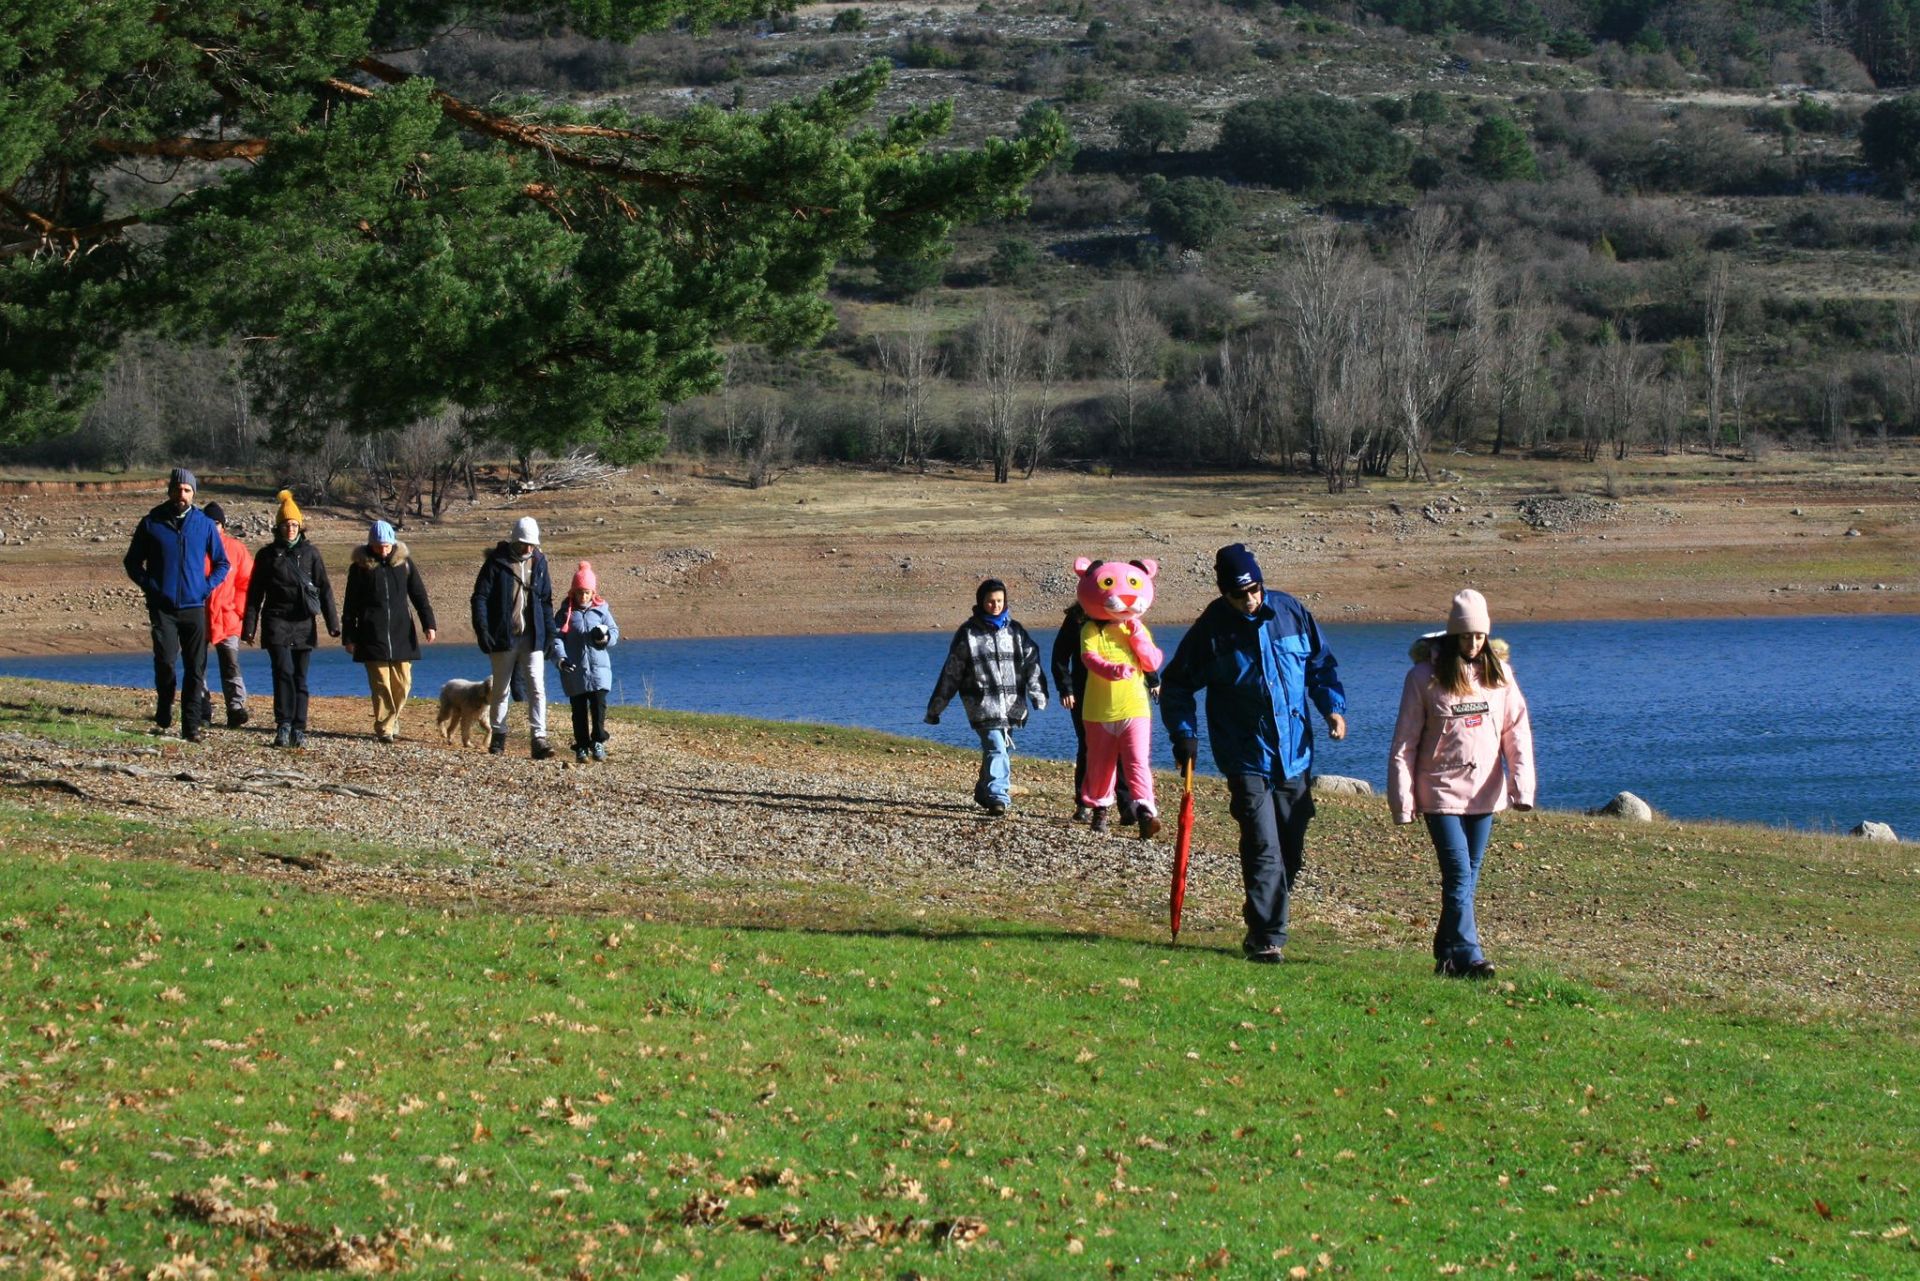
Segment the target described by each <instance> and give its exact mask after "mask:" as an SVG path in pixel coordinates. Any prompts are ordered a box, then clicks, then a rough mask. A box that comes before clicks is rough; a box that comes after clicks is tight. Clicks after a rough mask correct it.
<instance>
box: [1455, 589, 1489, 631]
mask: <svg viewBox="0 0 1920 1281" xmlns="http://www.w3.org/2000/svg"><path fill="white" fill-rule="evenodd" d="M1492 630H1493V618H1492V616H1491V615H1490V614H1488V612H1487V598H1486V597H1485V596H1482V595H1481V594H1480V593H1479V592H1476V591H1474V590H1473V588H1471V587H1469V588H1466V589H1465V590H1464V591H1462V592H1461V593H1460V594H1459V595H1457V596H1455V597H1454V598H1453V608H1452V609H1450V610H1448V611H1447V634H1448V635H1449V636H1458V635H1460V634H1461V633H1462V632H1479V633H1480V634H1481V635H1482V636H1485V635H1486V634H1487V633H1488V632H1490V631H1492Z"/></svg>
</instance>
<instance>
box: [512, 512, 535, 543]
mask: <svg viewBox="0 0 1920 1281" xmlns="http://www.w3.org/2000/svg"><path fill="white" fill-rule="evenodd" d="M513 541H514V542H516V543H525V544H527V545H528V546H529V547H538V546H539V545H540V522H539V521H537V520H535V519H534V518H533V517H531V516H522V517H521V518H520V519H519V520H516V521H514V522H513Z"/></svg>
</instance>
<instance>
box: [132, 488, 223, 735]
mask: <svg viewBox="0 0 1920 1281" xmlns="http://www.w3.org/2000/svg"><path fill="white" fill-rule="evenodd" d="M198 487H199V482H198V481H196V480H195V479H194V477H193V473H192V472H190V471H188V470H187V469H186V468H184V467H176V468H174V469H173V471H172V472H171V473H169V474H168V476H167V501H166V502H164V503H161V504H160V505H159V506H158V507H155V508H154V509H153V510H152V511H150V512H148V513H147V514H146V517H145V518H144V519H143V520H141V522H140V523H139V524H138V525H135V526H134V527H133V539H132V541H131V542H130V543H129V544H128V545H127V555H126V558H125V559H124V560H123V561H121V564H122V565H124V566H125V567H126V571H127V577H128V578H131V579H132V580H133V583H134V586H136V587H138V588H139V589H140V591H141V593H142V594H143V595H145V596H146V598H147V624H148V627H149V630H150V632H151V634H152V637H153V691H154V708H153V723H154V725H155V726H157V727H158V728H160V729H166V728H167V727H168V726H170V725H172V724H173V695H174V690H175V688H176V686H175V682H174V675H173V665H174V663H176V662H178V663H180V665H181V669H182V670H181V674H180V681H179V692H180V737H182V738H184V739H186V740H187V741H188V742H190V743H197V742H199V741H200V738H201V733H202V731H201V727H200V713H201V706H200V705H201V704H202V703H203V702H204V701H205V700H206V696H207V598H208V597H209V596H211V595H213V589H214V588H216V587H218V586H219V585H220V584H221V582H222V581H223V580H224V579H225V578H226V576H227V569H228V563H227V549H226V545H225V543H223V542H222V541H221V538H220V527H219V526H218V525H216V524H214V523H213V521H211V520H209V519H208V518H207V515H206V513H205V512H203V511H201V510H200V509H199V508H198V507H195V506H194V505H193V491H194V490H195V489H197V488H198Z"/></svg>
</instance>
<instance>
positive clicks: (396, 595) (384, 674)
mask: <svg viewBox="0 0 1920 1281" xmlns="http://www.w3.org/2000/svg"><path fill="white" fill-rule="evenodd" d="M409 605H411V606H412V612H409V610H408V606H409ZM414 613H418V614H419V615H420V626H421V627H423V628H424V629H426V633H427V640H428V641H429V642H431V641H432V640H433V639H434V637H435V636H436V635H437V632H436V629H435V627H434V621H433V605H432V604H431V603H430V602H429V601H428V600H427V583H426V580H425V579H424V578H422V577H420V570H419V567H418V566H416V565H415V564H414V563H413V561H412V560H411V559H410V558H409V557H408V555H407V545H406V544H405V543H403V542H401V541H399V539H398V538H396V537H395V536H394V532H393V526H392V525H390V524H388V523H387V522H386V521H384V520H376V521H374V522H373V528H372V529H370V530H368V531H367V543H366V546H364V547H356V548H354V549H353V563H352V564H350V565H349V566H347V594H346V600H345V602H344V604H343V606H342V610H341V619H340V624H341V626H340V630H341V632H342V634H343V636H344V639H343V640H342V642H341V643H342V644H343V645H345V646H346V649H347V654H348V655H349V656H350V657H351V658H352V659H353V661H354V662H356V663H359V664H361V665H362V666H364V667H365V668H366V669H367V689H368V690H369V691H370V692H371V693H372V695H373V736H374V738H376V739H378V740H379V741H380V742H382V743H391V742H393V741H394V740H395V739H397V738H399V737H400V711H401V709H402V708H404V707H405V706H406V705H407V695H408V694H410V693H412V691H413V664H414V660H416V659H418V658H419V657H420V637H419V635H418V633H416V632H415V631H414V627H413V614H414Z"/></svg>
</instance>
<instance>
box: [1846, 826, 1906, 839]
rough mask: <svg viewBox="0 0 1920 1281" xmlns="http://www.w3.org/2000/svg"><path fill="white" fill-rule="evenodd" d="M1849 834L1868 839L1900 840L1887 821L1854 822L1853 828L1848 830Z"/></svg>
mask: <svg viewBox="0 0 1920 1281" xmlns="http://www.w3.org/2000/svg"><path fill="white" fill-rule="evenodd" d="M1847 835H1848V836H1858V837H1859V838H1860V839H1862V840H1866V841H1898V840H1899V839H1900V838H1899V837H1898V836H1896V835H1894V831H1893V829H1892V828H1891V827H1889V826H1887V825H1886V824H1885V823H1873V822H1866V823H1856V824H1854V828H1853V830H1852V831H1851V832H1848V833H1847Z"/></svg>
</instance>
